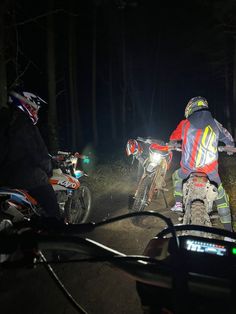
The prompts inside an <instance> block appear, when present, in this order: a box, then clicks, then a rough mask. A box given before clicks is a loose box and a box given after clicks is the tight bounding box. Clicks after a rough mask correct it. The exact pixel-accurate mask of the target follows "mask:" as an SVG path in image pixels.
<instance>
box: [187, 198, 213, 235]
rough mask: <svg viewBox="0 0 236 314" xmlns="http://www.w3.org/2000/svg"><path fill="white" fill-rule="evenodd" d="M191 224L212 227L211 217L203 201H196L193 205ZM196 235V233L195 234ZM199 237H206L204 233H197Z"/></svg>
mask: <svg viewBox="0 0 236 314" xmlns="http://www.w3.org/2000/svg"><path fill="white" fill-rule="evenodd" d="M190 209H191V224H193V225H200V226H208V227H211V226H212V224H211V221H210V217H209V215H208V214H207V211H206V208H205V204H204V203H203V202H201V201H199V200H198V201H194V202H192V204H191V208H190ZM194 234H195V233H194ZM195 235H198V236H205V235H206V233H204V232H197V234H195Z"/></svg>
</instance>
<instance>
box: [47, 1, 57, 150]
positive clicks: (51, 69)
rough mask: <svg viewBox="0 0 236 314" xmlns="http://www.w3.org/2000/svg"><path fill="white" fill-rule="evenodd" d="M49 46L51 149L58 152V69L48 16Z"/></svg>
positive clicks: (51, 23)
mask: <svg viewBox="0 0 236 314" xmlns="http://www.w3.org/2000/svg"><path fill="white" fill-rule="evenodd" d="M53 4H54V0H50V3H49V6H50V9H52V8H53ZM47 45H48V47H47V48H48V54H47V62H48V100H49V104H48V108H49V110H48V130H49V148H50V150H51V151H57V150H58V134H57V124H58V122H57V105H56V67H55V36H54V16H53V15H52V14H50V15H49V16H48V29H47Z"/></svg>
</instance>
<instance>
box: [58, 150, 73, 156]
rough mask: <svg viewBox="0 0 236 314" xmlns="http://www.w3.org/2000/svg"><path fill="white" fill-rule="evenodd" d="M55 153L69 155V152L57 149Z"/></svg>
mask: <svg viewBox="0 0 236 314" xmlns="http://www.w3.org/2000/svg"><path fill="white" fill-rule="evenodd" d="M57 153H58V155H65V156H69V155H70V154H71V153H69V152H63V151H61V150H59V151H58V152H57Z"/></svg>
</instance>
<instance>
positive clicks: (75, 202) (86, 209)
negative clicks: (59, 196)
mask: <svg viewBox="0 0 236 314" xmlns="http://www.w3.org/2000/svg"><path fill="white" fill-rule="evenodd" d="M91 205H92V193H91V190H90V188H89V186H88V184H87V183H85V182H82V183H81V185H80V187H79V189H78V190H76V191H74V193H73V194H72V196H71V197H70V199H69V200H68V201H67V203H66V213H67V219H68V222H69V223H72V224H76V223H84V222H86V221H87V220H88V217H89V215H90V212H91Z"/></svg>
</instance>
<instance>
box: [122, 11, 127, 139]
mask: <svg viewBox="0 0 236 314" xmlns="http://www.w3.org/2000/svg"><path fill="white" fill-rule="evenodd" d="M121 19H122V21H121V23H122V70H123V89H122V103H121V122H122V137H123V140H125V138H126V98H127V97H126V96H127V73H126V40H125V10H121Z"/></svg>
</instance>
